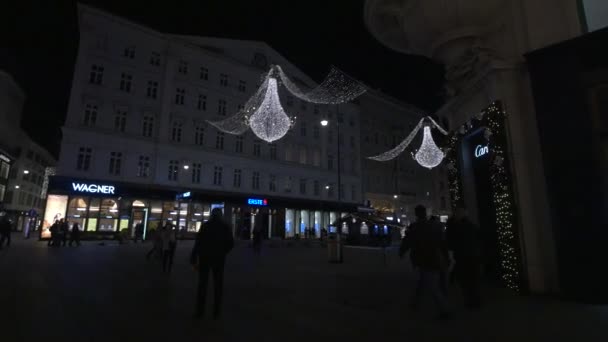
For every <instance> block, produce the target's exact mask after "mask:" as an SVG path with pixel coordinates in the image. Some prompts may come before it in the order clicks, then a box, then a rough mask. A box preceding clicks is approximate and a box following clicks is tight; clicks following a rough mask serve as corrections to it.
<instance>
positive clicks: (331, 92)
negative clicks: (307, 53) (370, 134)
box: [274, 65, 367, 104]
mask: <svg viewBox="0 0 608 342" xmlns="http://www.w3.org/2000/svg"><path fill="white" fill-rule="evenodd" d="M274 68H275V69H276V70H277V71H278V74H279V77H280V79H281V82H282V84H283V85H284V86H285V88H287V90H289V92H290V93H292V94H293V95H294V96H296V97H297V98H299V99H301V100H304V101H307V102H312V103H317V104H340V103H345V102H349V101H352V100H354V99H355V98H357V97H359V96H361V95H362V94H363V93H365V92H366V90H367V89H366V88H365V86H364V85H363V84H362V83H361V82H359V81H357V80H355V79H354V78H352V77H350V76H348V75H347V74H345V73H343V72H342V71H340V70H338V69H336V68H334V67H332V69H331V71H330V72H329V74H328V75H327V76H326V77H325V79H324V80H323V82H321V84H319V85H318V86H317V87H315V88H313V89H311V90H310V91H303V90H301V89H300V87H298V86H297V85H296V83H295V82H293V81H292V80H290V79H289V77H287V75H286V74H285V72H283V69H282V68H281V67H280V66H278V65H277V66H274Z"/></svg>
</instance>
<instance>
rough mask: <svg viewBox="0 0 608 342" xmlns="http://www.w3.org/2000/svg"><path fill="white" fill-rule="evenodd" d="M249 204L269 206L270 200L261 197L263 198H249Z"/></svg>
mask: <svg viewBox="0 0 608 342" xmlns="http://www.w3.org/2000/svg"><path fill="white" fill-rule="evenodd" d="M247 204H249V205H259V206H263V207H265V206H267V205H268V200H267V199H261V198H248V199H247Z"/></svg>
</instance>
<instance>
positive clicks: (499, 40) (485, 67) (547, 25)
mask: <svg viewBox="0 0 608 342" xmlns="http://www.w3.org/2000/svg"><path fill="white" fill-rule="evenodd" d="M605 10H606V7H605V1H598V0H579V1H571V0H560V1H556V0H534V1H530V0H526V1H524V0H520V1H506V0H492V1H485V2H483V4H480V2H478V1H458V2H449V1H444V0H433V1H420V0H397V1H395V0H392V1H391V0H367V1H366V5H365V22H366V25H367V27H368V29H369V31H370V32H371V33H372V34H373V35H374V36H375V37H376V38H377V39H378V40H379V41H380V42H381V43H383V44H384V45H386V46H388V47H390V48H392V49H394V50H397V51H401V52H404V53H408V54H418V55H424V56H427V57H429V58H431V59H433V60H436V61H439V62H441V63H443V64H445V66H446V76H445V78H446V81H445V87H446V94H447V102H446V104H445V105H444V106H443V107H442V108H441V109H440V110H439V111H438V112H437V115H438V116H439V117H443V118H445V119H446V121H448V122H449V124H450V126H451V127H450V128H451V129H452V130H453V131H454V132H459V131H460V132H470V134H468V135H467V136H465V137H464V138H463V139H461V143H459V145H458V146H455V148H456V149H457V151H458V154H459V156H458V157H457V158H455V164H454V166H453V167H454V168H457V169H460V170H461V176H462V177H461V178H460V179H459V180H457V181H455V183H454V184H457V185H458V184H462V193H463V194H464V197H463V198H461V197H460V190H459V189H455V191H454V192H453V194H455V195H457V196H456V197H454V196H453V198H454V199H456V200H458V201H461V202H463V203H464V204H465V205H466V207H467V208H468V209H469V211H471V212H473V215H472V216H473V219H474V220H476V221H478V222H479V221H484V216H485V217H486V219H487V218H488V216H487V215H484V209H488V210H490V211H496V212H498V211H497V210H503V209H504V208H505V207H504V198H507V197H509V198H510V197H512V201H511V200H510V201H509V208H510V209H508V211H507V212H503V213H502V214H503V215H496V216H495V217H494V218H493V220H494V222H493V224H492V222H490V221H492V219H491V218H490V220H489V221H487V220H486V223H488V226H489V228H490V231H493V233H494V234H496V232H497V229H498V228H501V227H502V228H504V229H503V233H502V236H503V237H504V236H507V235H505V231H506V234H508V236H509V239H510V241H511V242H513V245H511V244H509V246H510V247H509V248H510V250H508V249H507V248H504V247H499V248H498V249H499V250H500V253H502V254H501V257H500V258H501V259H502V261H503V263H502V265H503V266H504V265H505V264H506V263H504V262H505V261H506V260H507V259H510V260H519V261H518V262H517V263H518V265H517V266H512V265H509V267H503V269H502V273H503V279H505V280H507V279H513V278H514V277H518V279H519V280H518V283H519V285H514V286H513V287H515V288H518V289H525V290H529V291H530V292H535V293H562V294H566V295H574V294H573V293H572V292H571V291H568V290H565V289H564V288H563V285H564V283H563V282H561V281H560V276H559V273H560V272H562V271H563V270H564V268H563V267H561V266H560V264H561V265H563V264H562V261H560V260H559V258H558V253H557V250H556V249H557V245H556V240H557V238H558V237H557V236H560V235H561V234H560V233H558V232H557V230H556V227H557V225H556V224H557V223H558V222H561V221H562V220H563V218H562V217H561V215H562V214H563V213H564V212H563V211H559V210H557V209H556V208H557V207H556V206H555V205H556V200H557V198H556V197H553V196H552V195H551V193H550V191H548V188H547V177H546V176H547V174H548V173H551V170H548V168H551V166H550V165H551V163H546V152H545V153H544V154H545V155H544V154H543V151H542V149H541V134H540V132H541V131H542V130H544V129H547V127H543V126H541V125H540V124H539V121H538V120H536V119H537V113H536V108H535V100H534V94H533V93H532V88H531V86H530V74H529V70H528V65H527V64H526V60H525V58H524V55H525V54H526V53H529V52H531V51H534V50H538V49H541V48H544V47H547V46H549V45H552V44H555V43H558V42H561V41H565V40H568V39H572V38H574V37H577V36H580V35H581V34H583V33H584V32H586V30H587V29H589V30H596V29H598V28H600V27H602V26H605V25H606V24H607V23H608V20H606V19H607V18H608V16H606V11H605ZM495 101H500V104H501V105H500V109H499V108H498V107H497V106H496V105H495ZM498 111H504V112H505V113H506V115H507V116H506V118H505V119H504V120H503V119H500V121H501V122H502V121H504V126H503V125H502V123H498V124H497V121H492V122H488V121H486V120H485V119H483V117H484V113H486V114H487V113H489V112H493V113H496V112H498ZM490 121H491V120H490ZM484 122H485V123H489V124H490V125H495V127H500V130H501V131H500V132H492V131H491V130H488V128H489V127H487V126H486V127H479V123H484ZM496 125H498V126H496ZM471 127H476V129H473V130H470V129H471ZM491 133H498V134H499V136H500V137H504V141H503V142H501V144H500V145H501V149H500V150H494V149H493V147H495V146H493V145H492V144H490V145H488V144H487V142H488V141H490V142H491V141H493V138H492V136H491V135H490V134H491ZM499 140H500V139H499ZM495 141H496V140H495ZM476 146H481V147H482V148H485V147H489V150H488V152H489V154H487V157H488V158H486V159H489V160H491V162H490V163H489V164H488V163H487V162H486V161H484V162H483V164H484V165H483V166H476V165H480V164H479V163H477V162H476V161H480V160H482V159H484V158H485V157H484V158H478V157H479V156H482V154H478V153H477V152H474V151H475V150H474V149H476V148H477V147H476ZM505 151H506V157H508V158H506V159H505V158H502V157H501V158H496V156H497V155H498V154H503V153H505ZM471 161H473V162H471ZM504 161H506V163H505V165H503V162H504ZM560 163H561V160H560ZM484 168H485V170H482V169H484ZM488 168H490V169H493V170H497V169H500V170H501V172H502V173H503V174H501V175H500V176H501V177H499V178H496V177H494V178H491V179H492V182H489V178H488V174H489V173H488ZM478 171H479V172H478ZM492 172H493V171H491V172H490V174H494V175H496V174H495V173H492ZM479 175H483V177H480V176H479ZM504 175H508V176H509V177H508V178H509V181H508V182H507V183H506V184H504V185H505V187H508V188H511V189H512V191H510V194H507V195H505V196H506V197H496V196H494V201H492V196H488V193H489V192H491V193H494V195H496V193H495V191H493V190H489V191H484V190H483V189H484V188H485V189H486V190H487V189H491V187H492V186H493V184H496V182H497V180H498V181H500V182H502V181H503V180H504V177H502V176H504ZM481 178H484V179H483V180H482V179H481ZM570 181H572V182H576V180H575V179H570ZM480 199H489V201H488V200H486V201H485V204H484V201H483V200H480ZM492 202H494V203H492ZM488 203H490V206H488V205H487V204H488ZM583 212H584V211H583ZM583 212H580V213H579V214H578V215H583V216H587V217H591V216H594V215H595V213H593V212H590V211H587V212H584V214H583ZM504 215H508V216H504ZM505 217H509V220H508V225H505ZM503 246H506V245H504V244H503ZM514 250H516V251H517V252H513V251H514ZM509 262H510V261H509ZM499 264H500V263H499ZM577 279H578V280H579V281H582V280H581V279H582V278H577ZM597 280H598V279H592V278H589V280H585V282H587V281H588V282H592V283H595V282H597ZM512 285H513V284H512ZM564 291H565V292H564ZM579 294H582V292H581V293H579ZM587 295H589V294H587Z"/></svg>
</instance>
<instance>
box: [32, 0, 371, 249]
mask: <svg viewBox="0 0 608 342" xmlns="http://www.w3.org/2000/svg"><path fill="white" fill-rule="evenodd" d="M78 20H79V27H80V44H79V50H78V57H77V61H76V66H75V71H74V78H73V84H72V90H71V95H70V101H69V107H68V112H67V117H66V121H65V124H64V127H63V141H62V146H61V154H60V158H59V163H58V167H57V175H56V176H54V177H52V179H51V182H50V185H49V201H48V203H47V211H46V216H45V223H44V228H45V229H46V228H48V227H49V226H50V224H52V222H53V221H55V220H57V219H59V218H64V217H65V218H67V220H68V221H69V222H70V223H78V224H79V225H80V227H81V229H82V230H85V231H87V232H91V233H93V232H96V233H100V234H102V233H113V232H116V231H119V230H121V231H122V230H127V231H131V232H132V228H133V226H134V225H135V224H137V223H140V222H141V223H144V224H145V225H146V230H150V229H155V228H157V227H158V226H159V225H160V224H161V223H162V222H166V221H172V222H174V224H176V225H178V226H179V227H180V228H181V229H182V230H183V231H188V232H195V231H197V230H198V228H199V227H200V224H201V222H203V221H204V219H205V217H206V216H207V215H208V214H209V210H210V209H211V208H212V207H213V206H222V207H223V208H224V213H225V215H226V218H227V219H230V220H231V221H232V223H233V225H234V227H235V234H243V236H248V234H249V232H250V229H251V228H252V227H253V225H254V221H255V220H256V219H257V220H258V221H259V220H263V223H262V224H263V226H264V229H266V228H267V232H268V237H294V236H296V235H305V233H306V232H307V231H308V233H306V234H308V235H311V236H315V237H318V236H319V234H320V232H321V228H323V227H327V226H328V225H329V223H330V222H333V221H334V220H335V219H336V218H337V217H338V215H340V213H344V212H347V211H350V210H352V209H353V208H355V207H356V204H358V203H360V202H361V201H362V198H363V197H362V196H363V195H362V190H361V178H360V170H361V166H360V150H359V147H360V146H359V131H360V128H359V125H360V119H359V110H358V107H357V106H355V105H351V104H345V105H340V106H339V108H337V107H336V106H318V105H313V104H312V103H306V102H302V101H301V100H298V99H296V98H294V97H291V96H289V95H288V94H287V93H281V101H282V104H283V107H284V108H285V110H286V112H287V113H288V114H290V115H292V116H295V117H296V118H297V119H296V121H295V122H296V123H295V125H294V127H293V128H292V129H291V130H290V132H289V133H288V135H287V136H286V137H285V138H283V139H281V140H279V141H277V142H276V143H274V144H268V143H266V142H264V141H262V140H260V139H258V138H257V137H255V136H254V135H253V134H252V133H251V132H247V133H245V134H244V135H242V136H236V135H230V134H226V133H222V132H220V131H218V130H217V129H216V128H214V127H213V126H211V125H209V124H207V120H221V119H223V118H227V117H229V116H231V115H233V114H235V113H236V112H237V110H238V109H239V108H240V106H242V105H243V104H244V103H245V102H246V101H247V99H248V98H249V97H250V96H251V95H252V94H253V93H254V92H255V90H256V89H257V87H258V86H259V85H260V82H261V77H262V75H263V74H264V73H265V72H267V71H268V69H269V67H270V66H271V65H272V64H279V65H281V66H282V67H283V69H284V70H285V71H286V72H287V73H288V74H289V75H290V76H291V77H292V78H294V79H296V80H298V81H299V82H300V84H301V85H303V86H308V87H312V86H314V83H313V82H312V81H311V80H310V79H309V78H308V77H307V76H306V75H304V74H302V73H301V72H300V71H299V70H297V68H295V67H293V66H292V65H291V64H290V63H289V62H288V61H286V60H285V59H284V58H283V57H281V56H280V55H279V54H278V53H277V52H276V51H274V50H272V49H271V48H270V47H269V46H268V45H266V44H264V43H261V42H253V41H234V40H224V39H213V38H204V37H190V36H176V35H170V34H164V33H160V32H157V31H154V30H152V29H149V28H147V27H144V26H141V25H138V24H135V23H132V22H130V21H128V20H125V19H122V18H119V17H116V16H113V15H111V14H108V13H106V12H103V11H100V10H97V9H94V8H91V7H88V6H83V5H80V6H78ZM322 118H328V119H329V120H330V121H332V120H340V121H342V122H343V123H342V124H341V126H340V132H341V134H340V137H338V136H336V132H335V131H334V130H332V129H331V125H330V126H328V127H322V126H321V125H320V121H321V119H322ZM338 143H339V144H342V145H341V146H340V147H341V149H340V150H341V152H340V157H341V180H342V182H341V183H342V186H341V190H342V191H341V194H340V196H339V198H338V193H337V192H338V191H337V188H338V186H337V158H338V153H337V144H338ZM78 184H95V185H101V186H103V185H106V186H113V187H114V189H115V192H114V193H112V194H103V193H99V192H97V193H95V194H92V193H90V192H89V193H83V191H81V190H75V189H76V188H78V186H76V185H78ZM75 186H76V187H75ZM80 189H82V188H80ZM87 189H89V188H87ZM85 192H86V191H85ZM183 192H190V193H191V196H190V197H188V198H187V199H184V200H183V201H177V200H176V199H175V196H176V195H177V194H179V193H183ZM249 199H253V201H249ZM257 200H264V201H257ZM260 204H261V205H260ZM178 222H179V223H178ZM45 234H47V233H45ZM45 234H43V237H44V236H46V235H45Z"/></svg>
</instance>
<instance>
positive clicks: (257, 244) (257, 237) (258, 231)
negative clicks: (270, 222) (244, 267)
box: [253, 217, 262, 255]
mask: <svg viewBox="0 0 608 342" xmlns="http://www.w3.org/2000/svg"><path fill="white" fill-rule="evenodd" d="M253 251H254V253H255V254H258V255H259V254H260V252H261V251H262V217H258V219H257V220H255V223H254V226H253Z"/></svg>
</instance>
